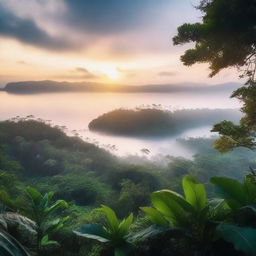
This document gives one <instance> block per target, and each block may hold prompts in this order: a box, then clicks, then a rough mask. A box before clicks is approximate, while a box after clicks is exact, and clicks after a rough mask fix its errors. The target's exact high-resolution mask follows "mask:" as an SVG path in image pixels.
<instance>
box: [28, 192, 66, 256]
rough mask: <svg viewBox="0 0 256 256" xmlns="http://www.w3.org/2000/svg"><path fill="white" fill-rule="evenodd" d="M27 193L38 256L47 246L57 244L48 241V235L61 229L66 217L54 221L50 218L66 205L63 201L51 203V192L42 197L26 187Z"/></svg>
mask: <svg viewBox="0 0 256 256" xmlns="http://www.w3.org/2000/svg"><path fill="white" fill-rule="evenodd" d="M27 193H28V196H29V199H30V205H31V216H32V219H33V220H34V221H35V222H36V224H37V253H38V255H40V254H41V252H42V250H43V249H44V248H46V247H47V246H51V245H57V244H58V243H57V242H56V241H52V240H50V239H49V235H51V234H52V233H55V232H56V231H57V230H59V229H60V228H62V227H63V225H64V223H65V222H66V221H67V219H68V217H65V218H55V219H52V218H50V217H52V215H53V213H54V212H56V211H57V210H58V209H59V208H65V207H67V206H68V205H67V203H66V202H65V201H64V200H58V201H56V202H53V203H52V198H53V193H52V192H48V193H46V194H45V195H42V194H41V193H40V192H39V191H37V190H36V189H34V188H31V187H28V188H27Z"/></svg>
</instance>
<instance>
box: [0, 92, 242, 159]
mask: <svg viewBox="0 0 256 256" xmlns="http://www.w3.org/2000/svg"><path fill="white" fill-rule="evenodd" d="M229 95H230V94H229V93H226V94H225V93H221V94H220V93H212V94H210V95H209V94H208V95H206V94H200V93H191V92H190V93H186V92H179V93H48V94H47V93H46V94H33V95H17V94H8V93H6V92H0V119H1V120H6V119H9V118H12V117H15V116H21V117H25V116H28V115H34V116H35V117H38V118H42V119H44V120H51V122H52V124H54V125H59V126H66V127H67V131H68V133H69V134H72V132H71V131H72V130H76V131H77V132H78V133H79V134H80V135H81V136H82V137H83V139H85V140H86V141H89V142H93V143H96V144H98V145H100V146H102V147H105V148H107V149H109V150H111V151H112V152H113V153H115V154H117V155H126V154H140V155H141V154H143V153H142V152H141V149H144V148H147V149H148V150H149V151H150V154H149V155H154V154H169V155H173V156H184V157H191V156H192V155H193V154H194V152H191V151H189V150H188V149H186V148H184V147H183V146H182V145H181V144H179V143H178V142H177V141H176V139H177V138H186V137H202V136H210V135H211V133H210V129H211V126H203V127H198V128H193V129H188V130H186V131H185V132H183V133H181V134H179V135H176V136H172V137H165V138H161V139H159V138H158V139H156V138H147V139H145V138H131V137H123V136H112V135H106V134H100V133H95V132H91V131H89V130H88V124H89V122H90V121H91V120H93V119H94V118H96V117H98V116H99V115H102V114H103V113H106V112H109V111H111V110H114V109H118V108H129V109H131V108H136V107H140V106H144V107H146V106H149V105H152V104H155V105H158V107H161V108H163V109H168V110H172V111H174V110H178V109H202V108H209V109H217V108H221V109H227V108H239V107H240V104H239V102H238V101H237V100H234V99H230V98H229ZM159 105H161V106H159ZM227 118H228V117H227ZM73 133H75V132H73Z"/></svg>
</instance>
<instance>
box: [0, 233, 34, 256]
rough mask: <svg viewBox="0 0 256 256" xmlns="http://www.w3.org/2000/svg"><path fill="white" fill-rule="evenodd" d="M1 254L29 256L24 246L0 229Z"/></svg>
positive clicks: (6, 255) (4, 255)
mask: <svg viewBox="0 0 256 256" xmlns="http://www.w3.org/2000/svg"><path fill="white" fill-rule="evenodd" d="M0 255H1V256H29V254H28V252H27V251H26V250H25V248H24V247H23V246H22V245H21V244H20V243H19V242H18V241H17V240H16V239H15V238H14V237H12V236H11V235H10V234H8V233H6V232H4V231H3V230H0Z"/></svg>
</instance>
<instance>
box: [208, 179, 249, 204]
mask: <svg viewBox="0 0 256 256" xmlns="http://www.w3.org/2000/svg"><path fill="white" fill-rule="evenodd" d="M210 181H211V183H213V184H214V185H215V186H216V187H217V188H218V192H219V193H220V194H221V196H223V198H224V199H225V200H226V202H227V204H228V205H229V207H230V208H232V209H238V208H240V207H242V206H245V205H247V196H246V192H245V189H244V185H243V184H241V183H240V182H238V181H237V180H234V179H231V178H226V177H213V178H211V179H210Z"/></svg>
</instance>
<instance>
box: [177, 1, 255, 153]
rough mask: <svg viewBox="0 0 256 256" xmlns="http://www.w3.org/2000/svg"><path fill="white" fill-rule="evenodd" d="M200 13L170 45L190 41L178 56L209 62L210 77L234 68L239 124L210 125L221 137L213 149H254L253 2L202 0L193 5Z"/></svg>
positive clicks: (190, 62)
mask: <svg viewBox="0 0 256 256" xmlns="http://www.w3.org/2000/svg"><path fill="white" fill-rule="evenodd" d="M197 8H198V9H199V10H201V11H202V12H203V18H202V22H201V23H194V24H187V23H186V24H183V25H182V26H180V27H178V34H177V35H176V36H175V37H174V38H173V43H174V45H181V44H185V43H190V42H194V43H195V46H194V48H192V49H188V50H187V51H185V53H184V54H183V55H182V56H181V61H182V62H183V64H184V65H187V66H190V65H193V64H195V63H209V65H210V70H211V73H210V77H212V76H214V75H216V74H217V73H218V72H219V71H221V70H222V69H224V68H229V67H237V68H238V70H239V71H240V72H241V74H240V77H247V79H248V81H247V83H246V84H245V86H243V87H241V88H239V89H237V90H236V91H234V92H233V94H232V95H231V97H232V98H237V99H239V100H240V101H242V102H243V107H242V109H241V111H242V112H243V114H244V116H243V118H242V119H241V120H240V124H239V125H235V124H233V123H232V122H229V121H223V122H221V123H219V124H216V125H215V126H214V127H213V130H212V131H214V132H218V133H219V134H220V135H221V137H220V139H218V140H217V141H216V143H215V147H216V149H218V150H219V151H221V152H227V151H230V150H232V149H233V148H235V147H239V146H244V147H248V148H251V149H253V148H255V146H256V142H255V135H256V102H255V96H256V88H255V85H256V81H255V79H256V77H255V76H256V18H255V17H256V1H255V0H233V1H226V0H202V1H201V2H200V5H199V6H198V7H197Z"/></svg>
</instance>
